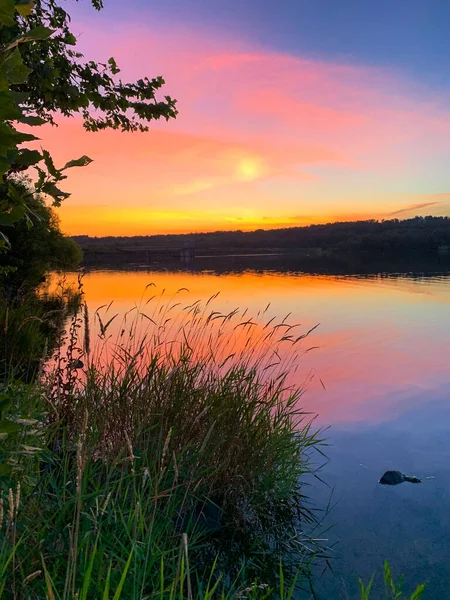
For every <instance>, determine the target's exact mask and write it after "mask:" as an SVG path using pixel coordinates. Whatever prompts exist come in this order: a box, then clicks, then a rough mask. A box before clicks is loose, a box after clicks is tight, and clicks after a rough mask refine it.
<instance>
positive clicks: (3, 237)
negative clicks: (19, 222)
mask: <svg viewBox="0 0 450 600" xmlns="http://www.w3.org/2000/svg"><path fill="white" fill-rule="evenodd" d="M0 243H1V244H2V245H3V246H6V247H7V248H11V242H10V241H9V238H8V236H6V235H5V234H4V233H3V232H2V231H0Z"/></svg>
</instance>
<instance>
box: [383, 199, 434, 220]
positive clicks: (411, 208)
mask: <svg viewBox="0 0 450 600" xmlns="http://www.w3.org/2000/svg"><path fill="white" fill-rule="evenodd" d="M436 204H440V203H439V202H437V201H435V202H419V203H418V204H411V205H410V206H405V207H404V208H400V209H399V210H394V211H393V212H390V213H387V214H388V216H390V217H394V216H395V215H400V214H404V213H408V212H417V211H418V210H419V209H421V208H426V207H427V206H435V205H436Z"/></svg>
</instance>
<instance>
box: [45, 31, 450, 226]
mask: <svg viewBox="0 0 450 600" xmlns="http://www.w3.org/2000/svg"><path fill="white" fill-rule="evenodd" d="M74 30H75V31H77V30H78V31H82V32H83V34H82V35H81V36H80V40H79V45H80V49H81V50H82V51H83V52H84V54H85V55H86V57H87V58H88V59H90V58H97V59H100V60H102V59H103V60H105V59H107V58H108V57H109V56H111V55H113V56H115V58H116V59H117V62H118V64H119V65H120V66H121V68H122V73H121V77H122V78H123V80H132V79H135V78H138V77H141V76H143V75H149V76H155V75H159V74H163V75H164V77H165V79H166V81H167V84H166V86H165V88H164V90H163V93H168V94H170V95H172V96H173V97H176V98H177V99H178V102H179V110H180V114H179V117H178V119H177V121H176V122H169V123H166V122H165V121H164V122H161V123H159V122H158V123H155V124H154V126H153V127H152V131H151V132H150V133H149V134H145V135H138V134H135V135H126V134H121V133H119V132H104V133H100V134H92V135H90V134H86V133H85V132H83V131H82V129H81V126H80V123H79V121H77V120H72V121H65V122H63V123H62V125H61V127H60V129H59V130H47V131H45V133H44V135H43V136H42V137H43V143H44V145H46V146H48V147H49V148H50V149H51V150H52V151H53V152H54V153H55V154H56V155H57V157H60V160H61V162H62V161H63V160H66V159H67V158H72V156H73V155H77V154H85V153H86V154H89V155H91V156H92V158H93V159H94V160H95V162H94V163H93V164H92V165H91V166H90V167H89V168H88V169H86V170H82V171H83V172H76V173H73V174H71V176H70V182H69V184H70V187H71V188H72V191H73V192H74V196H73V197H74V199H75V200H76V202H78V203H80V204H82V203H84V202H85V203H89V204H92V203H96V204H105V203H107V204H109V205H111V206H114V205H117V204H120V203H121V202H123V197H124V195H126V197H127V199H128V202H130V203H131V204H132V205H139V206H143V205H145V206H148V207H151V206H158V205H162V204H164V205H166V204H167V201H168V199H170V201H171V203H172V204H173V205H174V206H175V207H176V208H177V209H179V208H180V207H182V206H183V202H185V200H184V199H180V200H179V201H177V198H178V197H180V198H181V197H183V198H184V197H186V196H190V197H192V198H194V201H193V204H195V206H196V208H197V209H198V210H202V208H207V207H210V206H211V205H214V206H215V208H217V210H219V208H220V209H221V210H222V212H223V213H224V214H226V213H227V212H228V211H229V210H230V204H231V205H233V204H234V205H236V204H238V203H241V204H242V202H244V203H245V206H246V208H248V210H249V211H250V212H251V217H252V218H254V220H255V221H258V219H261V216H262V215H264V214H273V213H274V210H276V211H278V212H279V213H282V214H285V215H289V214H299V212H298V211H299V199H301V200H303V201H305V200H306V201H308V200H309V198H308V193H309V192H310V191H311V190H312V189H314V188H312V187H311V186H312V185H314V186H316V189H317V190H320V189H321V188H320V185H321V184H322V183H323V181H324V175H323V171H321V169H323V168H324V167H327V168H328V169H329V168H330V167H332V168H333V169H334V172H336V173H339V170H340V169H346V171H345V173H346V174H347V179H346V181H345V182H344V183H342V181H341V182H340V183H339V186H340V188H339V189H338V188H335V191H336V192H337V193H338V195H339V196H340V197H343V191H345V190H344V189H343V188H344V187H345V188H346V189H348V191H349V192H350V194H353V197H354V193H353V188H352V186H353V182H352V180H351V177H350V175H348V173H349V170H350V172H351V170H353V171H354V172H358V173H362V174H366V175H367V181H368V183H367V188H369V187H370V184H371V182H372V181H379V180H382V179H383V177H385V176H386V175H387V174H390V175H395V176H399V177H400V176H402V177H403V178H404V179H405V181H406V180H407V179H406V177H407V175H408V170H409V169H410V168H411V160H412V157H413V158H414V160H417V155H418V154H419V155H420V157H421V158H422V157H423V158H424V160H425V159H429V158H430V157H433V156H435V155H442V154H445V153H448V154H450V135H449V134H450V109H449V108H447V107H444V106H441V104H440V102H439V99H438V98H435V97H434V95H432V94H428V93H426V92H425V91H424V90H419V89H418V88H417V87H414V86H413V85H412V84H410V83H408V82H407V81H405V80H404V79H402V78H401V77H400V76H397V75H396V74H394V73H391V72H388V71H381V70H379V69H375V68H370V67H355V66H352V65H339V64H327V63H325V62H323V61H315V60H305V59H302V58H299V57H295V56H288V55H283V54H279V53H276V52H272V51H268V50H263V49H261V48H257V47H254V46H252V45H250V44H248V43H245V42H242V41H237V40H236V39H233V38H231V37H230V38H229V39H226V38H224V37H223V36H221V37H217V36H215V35H213V34H211V33H208V32H205V31H201V30H197V31H188V30H182V29H180V28H171V27H169V26H166V27H165V28H164V29H162V28H160V29H157V30H155V29H154V28H152V29H147V28H145V27H143V26H142V25H140V24H137V23H129V24H124V25H117V24H116V25H115V26H114V28H105V30H104V31H102V30H99V28H98V27H96V26H95V24H94V25H90V24H88V23H86V22H85V23H80V22H79V23H78V24H77V23H76V22H75V24H74ZM68 139H70V155H68V152H69V148H68V146H67V143H66V142H67V140H68ZM328 176H329V175H328ZM280 181H282V182H284V183H286V184H287V185H288V186H289V192H288V194H286V197H285V199H284V200H281V197H280V194H279V193H278V192H277V191H276V189H275V186H274V187H273V190H272V191H270V192H267V190H266V191H265V193H263V191H262V190H261V188H260V187H258V186H259V184H262V183H272V182H274V183H277V182H280ZM223 189H225V190H228V191H227V192H226V193H222V192H221V190H223ZM305 189H307V190H308V191H309V192H305ZM324 189H325V188H324ZM205 194H207V195H205ZM329 194H330V191H329V189H328V190H326V191H323V192H320V193H317V194H316V195H315V200H314V201H315V202H317V201H318V202H319V203H320V202H321V201H323V202H324V206H326V207H327V208H322V209H320V207H317V206H316V205H315V206H314V209H313V211H311V209H310V207H308V208H307V212H309V213H311V212H313V213H314V214H318V213H320V212H322V213H324V211H328V214H333V213H332V211H334V213H336V212H339V214H344V213H345V211H346V210H347V209H346V207H345V206H339V207H338V206H336V205H335V206H334V207H333V208H329V205H330V196H329ZM350 194H349V195H350ZM390 195H392V194H390ZM374 197H375V200H371V201H370V204H371V206H367V205H366V206H361V209H359V207H356V206H355V202H353V206H352V207H351V209H350V208H349V207H347V208H348V209H349V211H350V212H351V213H352V214H355V212H361V213H367V212H368V211H369V212H370V211H372V213H373V212H374V204H375V202H376V195H375V196H374ZM224 198H226V201H225V202H224ZM215 200H216V202H215ZM177 202H178V204H177ZM219 204H220V206H219ZM237 216H238V217H241V216H242V215H240V214H239V215H237Z"/></svg>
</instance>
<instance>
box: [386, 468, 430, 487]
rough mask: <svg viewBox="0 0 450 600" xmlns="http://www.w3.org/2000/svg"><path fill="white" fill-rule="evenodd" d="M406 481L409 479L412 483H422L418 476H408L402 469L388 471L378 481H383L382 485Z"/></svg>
mask: <svg viewBox="0 0 450 600" xmlns="http://www.w3.org/2000/svg"><path fill="white" fill-rule="evenodd" d="M404 481H409V482H410V483H422V481H421V480H420V479H419V478H418V477H408V475H403V473H400V471H386V473H385V474H384V475H383V477H382V478H381V479H380V481H379V482H378V483H381V484H382V485H398V484H399V483H403V482H404Z"/></svg>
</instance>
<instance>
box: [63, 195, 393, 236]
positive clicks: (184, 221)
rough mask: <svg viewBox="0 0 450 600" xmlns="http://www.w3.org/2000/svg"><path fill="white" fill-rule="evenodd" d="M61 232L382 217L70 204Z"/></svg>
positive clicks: (182, 229)
mask: <svg viewBox="0 0 450 600" xmlns="http://www.w3.org/2000/svg"><path fill="white" fill-rule="evenodd" d="M58 214H59V216H60V218H61V220H62V229H63V230H64V233H65V234H67V235H90V236H91V237H105V236H140V235H142V236H146V235H149V236H150V235H159V234H163V235H164V234H186V233H210V232H214V231H237V230H241V231H255V230H256V229H266V230H269V229H283V228H289V227H304V226H307V225H322V224H326V223H333V222H338V221H340V222H342V221H361V220H366V219H381V218H383V217H384V216H383V215H380V214H366V215H362V214H360V213H354V214H351V213H347V214H342V215H330V216H327V215H305V216H304V217H302V216H295V217H285V218H283V217H278V218H276V217H273V218H270V217H260V218H258V217H257V216H248V217H234V218H233V217H230V216H229V215H226V214H215V213H212V214H208V212H206V211H202V212H194V211H192V212H187V211H186V212H185V213H181V212H175V211H170V210H168V211H166V212H162V211H156V210H155V211H153V210H151V209H145V208H140V207H138V208H130V209H127V208H108V207H106V206H90V207H86V206H77V205H71V204H70V201H66V203H65V204H64V205H63V206H62V207H61V208H59V209H58Z"/></svg>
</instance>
